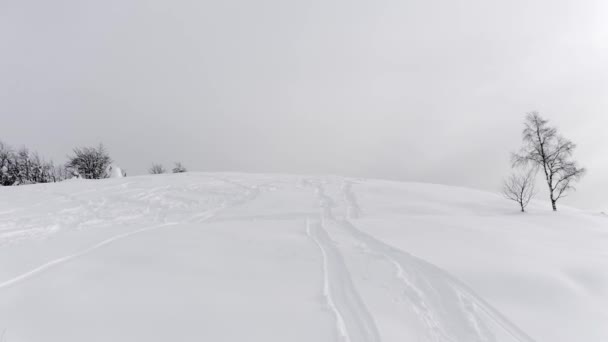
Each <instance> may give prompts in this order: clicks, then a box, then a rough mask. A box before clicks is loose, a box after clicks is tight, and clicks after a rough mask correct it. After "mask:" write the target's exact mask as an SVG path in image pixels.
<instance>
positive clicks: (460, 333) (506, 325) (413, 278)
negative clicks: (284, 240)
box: [334, 181, 533, 342]
mask: <svg viewBox="0 0 608 342" xmlns="http://www.w3.org/2000/svg"><path fill="white" fill-rule="evenodd" d="M352 184H353V183H352V182H349V181H347V182H345V183H344V185H343V187H342V195H343V197H344V199H345V202H346V206H347V210H346V212H347V217H346V218H345V219H344V220H339V221H338V220H335V221H334V222H335V223H336V224H337V225H338V226H340V227H342V228H344V229H345V230H346V231H348V232H349V233H350V234H351V236H352V237H353V238H355V239H356V240H357V241H359V242H360V243H361V244H362V245H364V246H367V248H368V250H369V251H370V253H371V254H374V255H379V256H382V257H383V258H385V259H386V260H387V261H388V262H389V263H391V264H392V265H393V267H394V268H395V276H396V277H397V278H398V279H399V280H400V281H401V282H402V283H403V285H404V288H405V293H406V294H407V297H408V299H409V301H410V302H411V304H412V308H413V310H414V311H415V312H416V313H417V314H418V316H419V317H420V319H421V320H422V322H423V323H424V325H425V326H426V327H427V331H428V334H429V337H431V338H432V339H433V341H437V342H443V341H446V342H448V341H449V342H451V341H476V342H494V341H496V337H495V336H494V334H493V333H492V330H491V329H490V327H489V325H491V324H493V325H496V326H498V327H500V328H502V330H504V332H505V333H507V334H508V335H510V336H511V337H512V339H513V340H514V341H518V342H533V339H532V338H531V337H529V336H528V335H526V334H525V333H524V332H523V331H521V330H520V329H519V328H517V327H516V326H515V325H514V324H513V323H511V322H510V321H509V320H507V319H506V318H505V317H504V316H503V315H502V314H500V313H499V312H498V311H497V310H495V309H494V308H492V306H490V305H489V304H488V303H486V302H485V301H484V300H483V299H482V298H480V297H479V296H477V295H475V294H474V292H473V291H472V290H471V289H470V288H469V287H468V286H466V285H465V284H464V283H462V282H461V281H459V280H457V279H456V278H454V277H452V276H451V275H449V274H448V273H447V272H445V271H443V270H441V269H440V268H438V267H436V266H434V265H432V264H430V263H428V262H426V261H424V260H422V259H419V258H417V257H414V256H412V255H410V254H408V253H405V252H403V251H401V250H399V249H397V248H394V247H392V246H390V245H387V244H385V243H383V242H381V241H380V240H378V239H376V238H374V237H372V236H371V235H369V234H367V233H364V232H363V231H361V230H360V229H359V228H357V227H356V226H355V225H354V224H352V223H351V222H350V221H349V219H351V218H353V217H352V216H350V215H351V213H357V214H358V213H360V207H359V205H358V203H357V201H356V196H355V194H354V192H353V191H352ZM485 317H487V319H485ZM454 320H457V321H456V322H455V321H454Z"/></svg>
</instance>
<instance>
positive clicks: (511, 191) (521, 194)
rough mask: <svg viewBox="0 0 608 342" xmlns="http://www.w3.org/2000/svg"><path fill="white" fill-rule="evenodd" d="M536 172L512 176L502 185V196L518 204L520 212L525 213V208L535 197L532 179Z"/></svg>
mask: <svg viewBox="0 0 608 342" xmlns="http://www.w3.org/2000/svg"><path fill="white" fill-rule="evenodd" d="M535 176H536V170H535V169H530V170H528V171H527V172H523V173H519V174H512V175H511V176H510V177H509V178H507V179H506V180H505V181H504V183H503V185H502V194H503V196H505V198H506V199H509V200H512V201H515V202H517V203H518V204H519V207H520V208H521V212H522V213H523V212H525V211H526V207H527V206H528V204H529V203H530V201H531V200H532V198H533V197H534V195H536V190H535V186H534V178H535Z"/></svg>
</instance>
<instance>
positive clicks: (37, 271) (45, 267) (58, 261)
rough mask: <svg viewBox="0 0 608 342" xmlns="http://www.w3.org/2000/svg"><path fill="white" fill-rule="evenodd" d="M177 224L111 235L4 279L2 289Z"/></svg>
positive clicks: (0, 285)
mask: <svg viewBox="0 0 608 342" xmlns="http://www.w3.org/2000/svg"><path fill="white" fill-rule="evenodd" d="M176 224H177V223H164V224H160V225H156V226H151V227H146V228H141V229H138V230H134V231H131V232H128V233H122V234H118V235H115V236H113V237H111V238H109V239H106V240H103V241H101V242H99V243H97V244H95V245H93V246H91V247H89V248H86V249H84V250H82V251H80V252H76V253H74V254H70V255H66V256H63V257H61V258H57V259H55V260H52V261H49V262H47V263H45V264H43V265H41V266H38V267H36V268H34V269H32V270H30V271H28V272H26V273H23V274H21V275H19V276H17V277H14V278H12V279H9V280H7V281H4V282H2V283H0V289H4V288H7V287H9V286H12V285H14V284H17V283H19V282H21V281H24V280H27V279H29V278H31V277H33V276H35V275H38V274H40V273H42V272H44V271H47V270H49V269H51V268H53V267H55V266H58V265H60V264H62V263H64V262H67V261H70V260H72V259H76V258H78V257H81V256H84V255H86V254H89V253H91V252H92V251H94V250H96V249H98V248H101V247H103V246H106V245H109V244H111V243H113V242H116V241H118V240H121V239H124V238H127V237H130V236H133V235H136V234H140V233H143V232H148V231H152V230H156V229H160V228H164V227H168V226H172V225H176Z"/></svg>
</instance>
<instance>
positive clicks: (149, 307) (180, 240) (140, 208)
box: [0, 173, 608, 342]
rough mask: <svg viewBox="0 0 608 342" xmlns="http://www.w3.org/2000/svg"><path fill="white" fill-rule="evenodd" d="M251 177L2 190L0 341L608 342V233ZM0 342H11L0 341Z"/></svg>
mask: <svg viewBox="0 0 608 342" xmlns="http://www.w3.org/2000/svg"><path fill="white" fill-rule="evenodd" d="M517 210H518V209H517V208H516V207H515V206H513V205H512V203H510V202H508V201H506V200H504V199H502V198H501V197H499V196H498V195H495V194H489V193H484V192H479V191H473V190H468V189H461V188H454V187H447V186H439V185H429V184H410V183H396V182H387V181H379V180H353V179H346V178H340V177H305V176H288V175H285V176H281V175H246V174H227V173H224V174H202V173H201V174H198V173H185V174H177V175H155V176H143V177H130V178H117V179H106V180H100V181H86V180H72V181H68V182H63V183H58V184H44V185H32V186H23V187H5V188H0V333H1V332H2V331H5V336H4V339H5V341H7V342H38V341H44V342H48V341H61V342H70V341H74V342H81V341H104V342H106V341H113V342H118V341H263V342H273V341H277V342H279V341H280V342H284V341H303V342H304V341H306V342H310V341H315V342H322V341H344V342H357V341H365V342H380V341H382V342H391V341H400V342H402V341H430V342H444V341H446V342H447V341H462V342H476V341H479V342H490V341H492V342H494V341H520V342H521V341H553V342H556V341H557V342H559V341H564V342H566V341H606V340H608V326H606V325H605V324H604V323H605V322H606V321H608V305H607V304H608V291H607V290H608V271H607V270H608V252H607V251H608V248H607V247H608V230H607V228H608V218H607V217H606V216H604V215H599V214H598V215H595V214H592V213H587V212H583V211H579V210H575V209H569V208H563V209H562V211H560V212H558V213H552V212H551V211H550V208H548V206H547V205H546V204H545V203H532V204H531V205H530V207H529V210H530V213H529V214H520V213H518V211H517ZM3 342H4V341H3Z"/></svg>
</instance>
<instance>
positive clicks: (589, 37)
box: [0, 0, 608, 209]
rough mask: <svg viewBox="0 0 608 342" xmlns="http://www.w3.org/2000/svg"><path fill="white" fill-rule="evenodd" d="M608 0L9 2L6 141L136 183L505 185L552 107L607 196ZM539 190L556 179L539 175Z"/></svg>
mask: <svg viewBox="0 0 608 342" xmlns="http://www.w3.org/2000/svg"><path fill="white" fill-rule="evenodd" d="M606 18H608V2H606V1H604V0H597V1H591V0H578V1H575V0H569V1H564V0H542V1H529V0H514V1H488V0H468V1H450V0H431V1H423V0H419V1H404V0H374V1H371V0H369V1H360V0H354V1H353V0H349V1H346V0H329V1H328V0H322V1H321V0H307V1H286V0H262V1H249V0H233V1H199V0H197V1H194V0H191V1H186V0H174V1H159V0H152V1H144V0H106V1H90V0H56V1H41V0H36V1H33V0H0V119H1V120H0V125H1V126H0V139H2V140H4V141H6V142H8V143H11V144H15V145H19V144H26V145H28V146H29V147H31V148H32V149H36V150H38V151H39V152H40V153H42V154H43V155H46V156H49V157H52V158H53V159H55V160H57V161H62V160H63V159H64V157H65V155H66V154H67V153H68V152H69V151H70V150H71V148H72V147H74V146H76V145H85V144H96V143H97V142H99V141H103V142H104V143H105V144H106V145H107V147H108V148H109V150H110V151H111V153H112V156H113V157H114V159H115V160H116V161H117V164H119V165H120V166H122V167H123V168H125V169H127V170H128V172H129V174H131V175H132V174H140V173H145V171H146V169H147V167H148V166H149V165H150V163H152V162H153V161H155V162H162V163H165V164H167V165H168V166H169V165H170V164H171V163H172V162H173V161H177V160H181V161H183V162H184V164H186V165H187V166H188V167H190V169H193V170H200V171H221V170H236V171H256V172H265V171H267V172H290V173H333V174H346V175H357V176H367V177H377V178H391V179H399V180H408V181H424V182H435V183H445V184H454V185H463V186H469V187H476V188H481V189H486V190H494V191H495V190H497V189H498V188H499V186H500V181H501V179H502V178H503V177H504V176H505V175H506V174H507V173H508V172H509V153H510V152H512V151H515V150H516V149H517V148H518V147H519V145H520V142H519V138H520V131H521V126H522V121H523V118H524V114H525V112H527V111H530V110H539V111H540V112H541V113H542V114H544V115H545V116H547V117H548V118H550V119H551V120H552V121H553V123H554V124H556V125H558V126H559V128H560V129H561V130H562V132H563V133H564V134H565V135H566V136H567V137H569V138H571V139H572V140H573V141H575V142H576V143H577V144H578V145H579V149H578V152H577V156H578V159H579V160H580V161H581V163H582V164H583V165H585V166H586V167H588V169H589V174H588V176H587V177H586V178H585V179H584V180H583V182H582V183H581V184H580V186H579V191H578V192H577V193H576V194H573V195H572V196H571V197H570V198H568V199H567V201H568V202H569V203H570V204H574V205H577V206H579V207H587V208H593V209H598V208H600V207H601V205H600V204H607V205H608V199H604V198H603V193H605V191H602V189H606V188H607V187H608V178H607V176H606V175H608V154H607V153H606V148H607V147H608V134H606V127H607V125H608V115H607V113H606V111H607V109H608V63H607V61H608V43H607V42H608V21H607V20H606ZM539 186H540V184H539Z"/></svg>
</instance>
